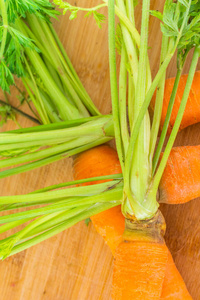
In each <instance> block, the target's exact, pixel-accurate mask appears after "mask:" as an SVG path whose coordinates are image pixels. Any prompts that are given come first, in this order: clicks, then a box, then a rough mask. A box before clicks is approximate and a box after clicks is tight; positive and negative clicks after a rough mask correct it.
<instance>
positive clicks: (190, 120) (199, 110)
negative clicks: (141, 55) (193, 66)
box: [151, 71, 200, 133]
mask: <svg viewBox="0 0 200 300" xmlns="http://www.w3.org/2000/svg"><path fill="white" fill-rule="evenodd" d="M187 78H188V75H182V76H181V78H180V82H179V86H178V91H177V94H176V98H175V102H174V106H173V110H172V114H171V119H170V123H169V128H168V133H170V132H171V129H172V127H173V125H174V122H175V120H176V116H177V113H178V109H179V106H180V103H181V99H182V96H183V92H184V88H185V85H186V81H187ZM174 81H175V78H169V79H167V80H166V82H165V93H164V99H163V109H162V116H161V125H160V127H161V130H162V127H163V124H164V121H165V117H166V114H167V108H168V104H169V100H170V97H171V93H172V89H173V86H174ZM199 82H200V71H196V73H195V76H194V79H193V83H192V87H191V90H190V94H189V98H188V101H187V105H186V109H185V112H184V115H183V119H182V122H181V125H180V130H181V129H183V128H185V127H187V126H190V125H192V124H195V123H198V122H200V103H199V99H200V89H199ZM155 99H156V93H155V94H154V96H153V98H152V101H151V107H152V108H154V105H155Z"/></svg>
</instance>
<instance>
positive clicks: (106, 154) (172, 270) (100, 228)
mask: <svg viewBox="0 0 200 300" xmlns="http://www.w3.org/2000/svg"><path fill="white" fill-rule="evenodd" d="M94 163H96V164H94ZM111 171H112V172H113V173H120V172H121V168H120V165H119V160H118V157H117V152H116V151H115V150H114V149H112V148H110V147H109V146H107V145H102V146H99V147H96V148H93V149H91V150H88V151H86V152H84V153H82V154H80V155H79V156H77V158H76V159H75V161H74V178H75V179H77V180H78V179H83V178H89V177H95V176H100V175H109V174H112V173H111ZM87 184H88V183H87ZM89 184H94V182H90V183H89ZM91 219H92V222H93V225H94V226H95V228H96V230H97V232H98V233H100V235H101V236H102V237H103V238H104V240H105V242H106V243H107V245H108V246H109V247H110V249H111V251H112V253H113V255H114V254H115V250H116V248H117V246H118V245H119V244H120V242H121V241H122V239H123V238H122V234H123V232H124V228H125V219H124V216H123V215H122V213H121V207H120V206H117V207H114V208H112V209H109V210H107V211H104V212H102V213H100V214H98V215H95V216H93V217H92V218H91ZM168 255H169V268H168V264H167V268H166V271H165V272H166V273H165V279H164V283H163V291H162V298H161V299H163V300H165V299H166V300H167V299H170V300H171V299H185V300H187V299H191V297H190V295H189V293H188V291H187V288H186V286H185V284H184V281H183V279H182V277H181V276H180V274H179V272H178V270H177V268H176V266H175V264H174V262H173V260H172V257H171V255H170V253H169V254H168ZM173 278H175V279H178V280H179V285H176V284H174V282H173ZM168 285H169V286H168ZM167 286H168V288H167ZM178 287H179V293H178V292H177V289H178ZM174 295H176V298H175V297H174ZM183 295H184V297H185V298H183ZM169 297H171V298H169ZM172 297H174V298H172ZM181 297H182V298H181Z"/></svg>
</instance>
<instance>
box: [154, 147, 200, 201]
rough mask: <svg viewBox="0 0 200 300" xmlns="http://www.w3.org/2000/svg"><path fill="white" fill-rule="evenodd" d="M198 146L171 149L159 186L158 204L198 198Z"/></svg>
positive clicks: (199, 151) (199, 180)
mask: <svg viewBox="0 0 200 300" xmlns="http://www.w3.org/2000/svg"><path fill="white" fill-rule="evenodd" d="M199 158H200V146H187V147H176V148H173V149H172V151H171V153H170V156H169V159H168V162H167V166H166V168H165V171H164V173H163V176H162V179H161V182H160V186H159V202H162V203H168V204H179V203H185V202H188V201H190V200H192V199H195V198H197V197H199V196H200V171H199V170H200V159H199Z"/></svg>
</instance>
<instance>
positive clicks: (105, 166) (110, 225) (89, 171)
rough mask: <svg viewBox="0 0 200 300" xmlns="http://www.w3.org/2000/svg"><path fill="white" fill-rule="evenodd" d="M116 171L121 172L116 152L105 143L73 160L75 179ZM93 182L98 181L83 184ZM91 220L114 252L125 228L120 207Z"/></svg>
mask: <svg viewBox="0 0 200 300" xmlns="http://www.w3.org/2000/svg"><path fill="white" fill-rule="evenodd" d="M118 173H121V167H120V163H119V160H118V156H117V152H116V151H115V150H114V149H112V148H111V147H109V146H107V145H102V146H99V147H95V148H93V149H90V150H88V151H86V152H84V153H82V154H81V155H79V156H78V157H77V158H76V159H75V161H74V179H75V180H78V179H84V178H89V177H96V176H102V175H110V174H118ZM101 182H102V181H101ZM95 183H98V182H97V181H95V182H90V183H86V184H85V185H89V184H90V185H92V184H95ZM91 220H92V223H93V225H94V227H95V228H96V230H97V232H98V233H99V234H100V235H101V236H102V237H103V238H104V240H105V242H106V243H107V244H108V246H109V247H110V249H111V251H112V252H113V253H114V250H115V248H116V246H117V245H118V244H119V242H120V241H121V240H122V234H123V232H124V228H125V222H124V217H123V215H122V213H121V207H120V206H117V207H113V208H111V209H109V210H107V211H104V212H102V213H100V214H97V215H95V216H93V217H91Z"/></svg>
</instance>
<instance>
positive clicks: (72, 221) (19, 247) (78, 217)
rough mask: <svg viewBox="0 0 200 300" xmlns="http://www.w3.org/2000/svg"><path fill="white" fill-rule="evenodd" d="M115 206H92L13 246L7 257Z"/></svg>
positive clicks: (104, 204)
mask: <svg viewBox="0 0 200 300" xmlns="http://www.w3.org/2000/svg"><path fill="white" fill-rule="evenodd" d="M116 205H118V203H103V204H99V205H94V206H92V207H91V208H90V209H88V210H86V211H85V212H82V213H80V214H78V215H76V216H75V217H72V218H70V219H68V220H67V221H65V222H63V223H61V224H60V225H58V226H56V227H54V228H52V229H50V230H48V231H46V232H44V233H42V234H40V235H38V236H36V237H33V238H32V239H29V240H27V241H25V242H23V243H20V244H19V245H16V246H14V247H13V249H12V251H11V253H10V255H9V256H11V255H13V254H16V253H19V252H21V251H23V250H25V249H27V248H29V247H31V246H33V245H36V244H38V243H40V242H42V241H44V240H46V239H48V238H50V237H52V236H54V235H55V234H58V233H60V232H62V231H64V230H66V229H67V228H69V227H71V226H73V225H75V224H76V223H78V222H80V221H82V220H85V219H87V218H89V217H91V216H92V215H95V214H98V213H100V212H102V211H104V210H107V209H109V208H112V207H114V206H116Z"/></svg>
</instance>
